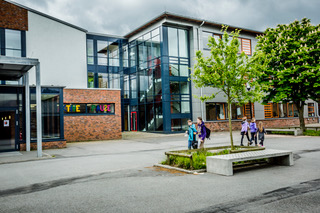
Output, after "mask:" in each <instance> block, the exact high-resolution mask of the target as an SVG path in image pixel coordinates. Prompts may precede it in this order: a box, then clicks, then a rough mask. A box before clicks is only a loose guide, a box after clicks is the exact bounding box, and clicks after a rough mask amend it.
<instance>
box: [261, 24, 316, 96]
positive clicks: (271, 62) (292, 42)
mask: <svg viewBox="0 0 320 213" xmlns="http://www.w3.org/2000/svg"><path fill="white" fill-rule="evenodd" d="M319 38H320V25H317V26H312V25H311V22H310V20H309V19H306V18H304V19H302V20H301V21H300V22H299V21H294V22H293V23H291V24H288V25H278V26H277V27H276V28H274V29H270V28H268V29H266V31H265V34H264V35H262V36H259V37H258V45H257V47H256V49H257V51H256V54H261V55H264V56H262V57H264V58H265V59H268V61H267V63H265V66H261V68H263V67H264V71H263V72H264V74H263V75H261V76H260V78H258V81H259V83H260V84H262V85H265V86H267V89H264V91H265V92H266V94H267V95H266V100H268V101H273V102H279V101H286V102H288V101H292V102H296V101H305V100H307V99H313V100H318V99H319V98H320V87H319V82H320V74H319V72H320V64H319V61H320V45H319ZM260 63H261V62H260ZM282 97H285V99H284V100H282V99H281V98H282Z"/></svg>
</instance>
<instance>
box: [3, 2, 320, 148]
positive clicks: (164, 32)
mask: <svg viewBox="0 0 320 213" xmlns="http://www.w3.org/2000/svg"><path fill="white" fill-rule="evenodd" d="M0 17H1V19H0V50H1V56H0V118H1V121H0V122H1V123H0V151H9V150H30V149H33V148H36V147H37V146H38V147H39V149H40V147H43V148H62V147H65V146H66V141H90V140H107V139H119V138H121V132H122V131H160V132H165V133H170V132H175V131H182V130H184V129H185V128H186V127H187V120H188V119H192V120H193V121H195V120H196V118H197V117H198V116H201V117H203V119H204V121H205V122H206V124H207V126H208V127H210V128H211V129H212V130H213V131H223V130H228V122H227V120H226V119H227V113H226V110H227V106H226V98H225V97H223V95H219V96H217V97H216V98H215V99H213V100H210V101H206V102H205V103H202V102H200V100H198V99H196V98H194V95H197V96H200V95H211V94H212V92H213V91H214V89H212V88H202V89H196V88H195V87H194V86H193V84H192V82H190V81H188V78H189V77H190V72H191V71H190V69H189V68H192V67H193V66H194V63H195V59H194V58H195V52H196V51H197V50H201V51H203V52H204V55H205V56H208V55H209V54H210V50H209V49H208V46H207V42H208V36H213V37H215V38H217V39H219V38H220V37H221V31H220V30H221V26H222V24H220V23H216V22H212V21H204V20H202V19H196V18H191V17H185V16H181V15H177V14H172V13H167V12H165V13H163V14H161V15H159V16H157V17H156V18H154V19H152V20H149V21H148V22H147V23H145V24H143V25H142V26H140V27H138V28H136V29H135V30H133V31H132V32H129V33H128V34H126V35H124V36H113V35H105V34H99V33H91V32H88V31H87V30H85V29H82V28H80V27H78V26H75V25H72V24H70V23H67V22H65V21H62V20H59V19H57V18H54V17H51V16H48V15H46V14H43V13H41V12H39V11H36V10H33V9H31V8H28V7H25V6H23V5H20V4H17V3H15V2H12V1H9V0H0ZM236 28H237V29H241V34H240V38H239V39H240V41H241V47H240V48H241V50H240V51H243V52H245V53H246V54H247V55H248V56H251V55H252V53H253V51H254V48H255V45H256V43H257V40H256V36H257V35H259V34H261V33H262V32H259V31H255V30H250V29H244V28H241V27H235V26H230V27H229V29H230V30H233V29H236ZM40 103H41V104H40ZM243 116H247V117H248V118H249V119H250V118H251V116H255V117H256V119H257V120H264V122H265V124H266V126H268V127H284V126H291V125H298V124H299V121H298V118H297V117H298V112H297V109H296V108H295V106H294V105H293V104H290V103H288V104H287V103H286V104H280V103H279V104H278V103H269V104H268V105H265V106H264V105H261V104H260V103H251V104H247V105H245V106H238V105H233V106H232V119H233V122H234V125H233V128H234V129H238V128H239V125H237V122H239V121H240V120H239V119H241V118H242V117H243ZM304 116H305V119H306V123H317V122H319V104H318V103H317V102H314V101H311V100H310V101H308V103H307V105H306V106H305V115H304ZM40 151H41V150H40Z"/></svg>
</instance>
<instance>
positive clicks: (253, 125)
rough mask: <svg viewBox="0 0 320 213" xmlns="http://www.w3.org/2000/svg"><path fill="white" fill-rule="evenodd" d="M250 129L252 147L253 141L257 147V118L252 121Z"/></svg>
mask: <svg viewBox="0 0 320 213" xmlns="http://www.w3.org/2000/svg"><path fill="white" fill-rule="evenodd" d="M249 128H250V132H251V140H250V145H251V144H252V141H253V139H254V143H255V145H256V146H257V145H258V144H257V130H258V128H257V124H256V119H255V118H252V119H251V123H250V125H249Z"/></svg>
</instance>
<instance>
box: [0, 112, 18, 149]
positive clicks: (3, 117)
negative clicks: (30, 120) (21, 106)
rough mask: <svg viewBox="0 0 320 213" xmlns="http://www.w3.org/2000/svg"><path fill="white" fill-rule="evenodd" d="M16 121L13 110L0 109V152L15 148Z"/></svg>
mask: <svg viewBox="0 0 320 213" xmlns="http://www.w3.org/2000/svg"><path fill="white" fill-rule="evenodd" d="M16 122H17V121H16V116H15V111H5V112H1V111H0V152H1V151H12V150H15V147H16V135H17V134H16V131H17V130H16Z"/></svg>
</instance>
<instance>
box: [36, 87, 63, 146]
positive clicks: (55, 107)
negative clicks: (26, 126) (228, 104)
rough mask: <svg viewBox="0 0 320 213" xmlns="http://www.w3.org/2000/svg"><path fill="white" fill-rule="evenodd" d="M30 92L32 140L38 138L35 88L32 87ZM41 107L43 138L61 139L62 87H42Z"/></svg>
mask: <svg viewBox="0 0 320 213" xmlns="http://www.w3.org/2000/svg"><path fill="white" fill-rule="evenodd" d="M30 92H31V100H30V112H31V117H30V118H31V123H30V125H31V140H35V139H36V138H37V119H36V107H37V105H36V94H35V89H34V88H32V89H31V91H30ZM41 108H42V109H41V111H42V113H41V114H42V137H43V139H59V138H60V137H61V126H60V119H61V118H60V115H61V113H60V112H61V109H62V105H60V89H56V88H42V94H41Z"/></svg>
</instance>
